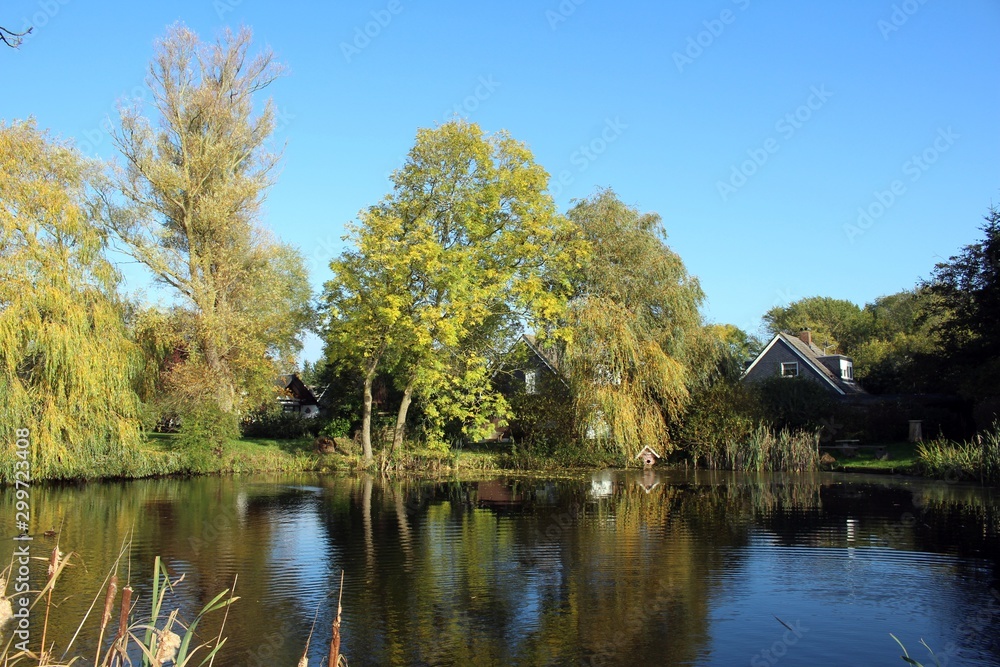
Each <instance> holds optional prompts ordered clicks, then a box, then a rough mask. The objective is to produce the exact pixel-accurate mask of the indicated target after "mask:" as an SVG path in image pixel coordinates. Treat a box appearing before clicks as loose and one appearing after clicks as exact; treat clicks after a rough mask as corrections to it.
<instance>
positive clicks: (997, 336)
mask: <svg viewBox="0 0 1000 667" xmlns="http://www.w3.org/2000/svg"><path fill="white" fill-rule="evenodd" d="M985 220H986V223H985V224H984V225H983V227H982V232H983V239H982V240H981V241H979V242H977V243H973V244H970V245H967V246H965V247H964V248H962V250H961V252H959V254H957V255H955V256H953V257H950V258H949V259H948V261H947V262H941V263H940V264H938V265H937V266H936V267H935V268H934V273H933V275H932V276H931V278H930V280H928V281H927V282H926V283H925V286H926V288H927V289H928V290H929V291H930V293H931V294H932V295H933V296H934V297H935V300H934V301H933V302H932V306H931V310H932V312H933V313H935V314H936V315H938V316H939V317H940V318H941V322H940V323H939V324H938V326H937V329H936V330H937V332H938V333H939V335H940V336H941V344H942V347H943V353H944V357H945V359H946V365H945V368H946V371H947V377H948V379H949V380H950V381H951V383H952V384H953V386H955V387H957V388H958V389H959V390H960V391H961V392H963V393H964V394H966V395H968V396H970V397H974V398H983V397H985V396H997V395H998V394H1000V391H998V385H997V377H998V375H1000V331H998V327H997V313H1000V210H998V209H996V208H991V209H990V211H989V213H988V214H987V215H986V216H985Z"/></svg>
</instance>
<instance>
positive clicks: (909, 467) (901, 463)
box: [820, 442, 917, 473]
mask: <svg viewBox="0 0 1000 667" xmlns="http://www.w3.org/2000/svg"><path fill="white" fill-rule="evenodd" d="M864 444H866V445H869V444H870V445H879V446H882V447H885V448H886V449H888V450H889V460H887V461H880V460H878V459H877V458H875V450H874V449H860V450H858V453H857V455H856V456H853V457H850V458H848V457H846V456H844V455H843V454H841V453H838V452H831V455H832V456H833V457H834V458H835V459H837V463H836V464H835V465H834V466H833V470H837V471H843V472H880V473H910V472H914V471H915V468H916V465H917V445H916V444H914V443H912V442H889V443H879V442H872V443H867V442H866V443H864ZM820 449H822V447H821V448H820Z"/></svg>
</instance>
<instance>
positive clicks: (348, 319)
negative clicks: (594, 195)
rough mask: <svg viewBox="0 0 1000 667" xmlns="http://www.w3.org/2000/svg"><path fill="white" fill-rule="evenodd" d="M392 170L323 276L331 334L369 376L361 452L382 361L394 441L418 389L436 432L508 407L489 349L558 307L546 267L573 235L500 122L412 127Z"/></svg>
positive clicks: (480, 422) (561, 291)
mask: <svg viewBox="0 0 1000 667" xmlns="http://www.w3.org/2000/svg"><path fill="white" fill-rule="evenodd" d="M392 182H393V189H392V192H391V193H390V194H388V195H387V196H386V197H385V198H384V199H383V200H382V201H381V202H380V203H379V204H377V205H375V206H372V207H371V208H369V209H368V210H366V211H364V212H363V213H362V215H361V217H360V221H359V224H358V225H357V226H356V227H354V228H353V229H352V232H351V234H350V236H349V239H350V240H351V241H352V242H353V245H354V246H355V249H354V250H349V251H348V252H346V253H345V254H344V255H343V256H342V257H341V258H340V259H338V260H335V261H334V262H333V263H332V264H331V268H332V269H333V272H334V279H333V280H332V281H330V283H328V285H327V288H326V294H327V297H326V302H327V307H328V308H329V311H330V313H331V315H332V316H331V319H330V325H329V331H330V334H329V335H328V340H329V341H332V342H333V343H335V344H336V345H337V346H339V348H340V349H341V350H343V352H344V353H345V354H348V355H349V356H352V357H353V358H356V359H358V360H360V363H361V369H362V371H363V373H364V374H365V377H366V382H365V390H364V391H365V401H364V405H365V408H364V411H363V429H362V441H363V444H364V447H365V458H366V459H369V460H370V456H371V449H370V436H369V433H368V430H369V428H370V411H371V382H372V380H373V379H374V373H375V372H376V370H377V369H378V368H379V367H380V366H379V365H380V364H384V362H385V361H386V360H389V359H391V361H392V365H393V370H394V372H395V375H396V377H397V378H399V382H400V389H402V391H403V400H402V403H401V405H400V406H399V410H398V412H397V420H396V428H395V432H394V438H393V442H394V446H398V444H399V443H400V442H401V440H402V437H403V426H404V424H405V422H406V416H407V411H408V409H409V406H410V401H411V399H413V398H415V397H417V398H420V399H422V401H423V403H422V405H423V407H424V414H425V415H427V416H429V417H430V418H431V420H432V421H433V422H434V423H435V429H436V430H435V434H438V435H439V434H440V427H441V425H442V424H443V423H444V422H447V421H459V422H461V423H463V424H464V425H465V427H466V429H467V432H468V433H469V434H470V435H473V437H474V436H475V435H477V433H476V431H477V430H479V429H482V427H483V426H484V424H485V423H486V422H487V421H488V419H489V417H491V416H494V415H495V414H497V413H502V412H503V403H502V400H500V399H499V397H498V396H497V395H496V394H495V393H494V392H493V391H492V389H491V387H490V374H489V371H488V363H487V356H488V354H489V353H490V352H491V351H492V350H493V349H495V348H496V347H497V346H498V345H499V344H500V341H502V340H505V339H507V338H509V337H510V336H511V335H512V334H513V332H514V331H515V330H517V329H518V328H519V327H520V326H521V323H522V322H523V321H529V320H533V319H540V318H541V319H553V318H555V317H556V316H557V314H558V313H560V312H561V310H560V309H561V307H562V305H563V304H564V302H565V297H566V293H567V284H566V283H564V282H560V280H559V278H558V276H559V275H561V273H560V271H559V270H555V267H557V266H560V265H562V264H565V263H566V262H568V261H570V257H571V255H572V249H573V247H574V245H573V243H572V242H571V241H570V237H571V232H570V227H569V226H568V225H567V223H566V221H565V219H563V218H562V217H560V216H558V215H557V214H556V213H555V207H554V205H553V202H552V199H551V197H550V196H549V195H548V194H547V192H546V189H547V187H548V174H547V173H546V172H545V171H544V170H543V169H542V168H541V167H540V166H538V165H537V164H535V162H534V159H533V157H532V155H531V152H530V151H529V150H528V149H527V147H525V146H524V145H523V144H521V143H520V142H517V141H515V140H514V139H513V138H511V137H510V136H509V135H508V134H506V133H504V132H500V133H497V134H494V135H486V134H484V133H483V131H482V130H481V129H480V128H479V127H478V126H477V125H475V124H470V123H467V122H462V121H452V122H449V123H445V124H443V125H441V126H439V127H437V128H434V129H423V130H420V131H419V132H418V134H417V140H416V143H415V145H414V146H413V148H412V149H411V150H410V152H409V154H408V156H407V160H406V163H405V164H404V166H403V167H402V168H401V169H400V170H398V171H396V172H395V173H394V174H393V176H392ZM345 344H346V345H347V347H348V348H350V349H348V350H344V345H345ZM351 350H353V352H351ZM432 435H434V434H432Z"/></svg>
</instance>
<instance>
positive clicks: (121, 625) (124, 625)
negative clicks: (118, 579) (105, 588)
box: [118, 586, 132, 639]
mask: <svg viewBox="0 0 1000 667" xmlns="http://www.w3.org/2000/svg"><path fill="white" fill-rule="evenodd" d="M131 606H132V587H131V586H126V587H125V588H123V589H122V608H121V612H120V613H119V614H118V638H119V639H120V638H122V637H124V636H125V633H126V632H128V612H129V608H130V607H131Z"/></svg>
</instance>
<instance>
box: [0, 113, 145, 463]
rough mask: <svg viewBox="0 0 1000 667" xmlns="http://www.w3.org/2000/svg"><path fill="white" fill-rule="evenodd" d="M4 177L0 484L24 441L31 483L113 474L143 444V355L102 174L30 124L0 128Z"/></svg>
mask: <svg viewBox="0 0 1000 667" xmlns="http://www.w3.org/2000/svg"><path fill="white" fill-rule="evenodd" d="M0 173H2V174H3V177H2V178H0V441H2V442H3V450H2V451H3V462H2V468H0V479H4V480H7V481H9V480H11V478H12V477H13V476H14V467H15V461H20V460H21V459H17V458H15V454H16V449H15V441H16V440H17V438H16V437H15V434H17V433H18V432H19V431H20V430H21V429H27V432H28V437H27V440H28V445H27V448H26V449H25V450H24V451H25V452H30V462H31V466H30V474H31V476H32V477H35V478H46V477H62V476H76V475H80V474H83V473H84V472H85V471H86V470H88V469H89V470H90V471H93V470H94V466H96V465H102V463H101V462H102V461H103V465H104V466H105V471H106V472H111V471H112V468H109V467H107V466H114V465H116V464H118V463H119V462H121V461H122V458H123V455H124V454H125V453H126V452H127V451H128V450H129V449H131V448H134V447H135V446H137V445H138V443H139V439H140V431H139V400H138V397H137V395H136V393H135V391H134V388H133V384H132V383H133V379H134V375H135V372H136V370H137V368H138V354H137V350H136V348H135V346H134V345H133V344H132V343H131V342H130V341H129V339H128V336H127V335H126V330H125V325H124V320H123V315H122V304H121V302H120V300H119V298H118V295H117V292H116V288H117V285H118V275H117V273H116V272H115V270H114V267H113V266H112V265H111V264H110V263H108V261H107V260H106V259H105V256H104V250H105V243H104V240H105V239H104V236H103V235H102V234H101V232H100V231H99V230H98V227H97V226H96V225H95V224H94V219H93V216H92V213H93V210H94V208H93V207H92V206H91V201H90V199H89V193H90V184H91V183H92V182H93V181H92V179H94V178H96V177H98V176H99V171H98V170H97V169H95V166H94V165H92V164H90V163H88V162H86V161H85V160H84V158H82V157H81V156H80V155H79V154H77V153H76V152H74V151H73V150H72V149H71V148H69V147H68V146H66V145H63V144H60V143H58V142H55V141H53V140H51V139H50V138H48V137H47V136H46V135H45V134H44V133H42V132H40V131H39V130H38V129H37V127H36V126H35V124H34V122H21V123H14V124H11V125H5V124H0ZM18 437H20V436H18ZM25 460H27V459H25ZM20 468H25V466H24V465H21V466H20Z"/></svg>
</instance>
